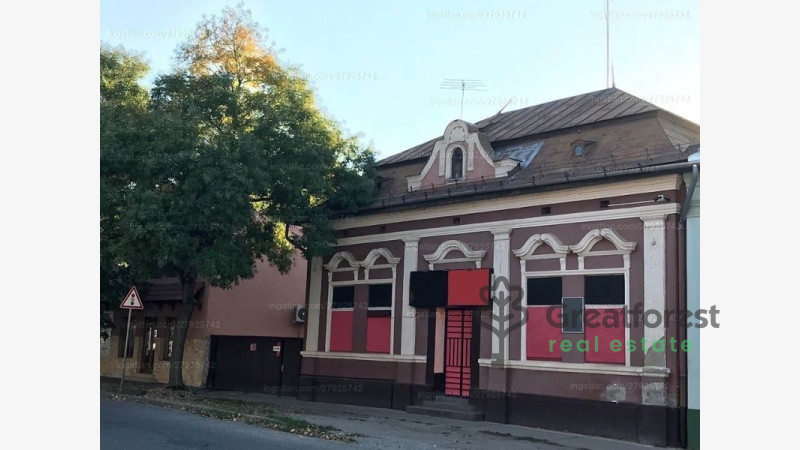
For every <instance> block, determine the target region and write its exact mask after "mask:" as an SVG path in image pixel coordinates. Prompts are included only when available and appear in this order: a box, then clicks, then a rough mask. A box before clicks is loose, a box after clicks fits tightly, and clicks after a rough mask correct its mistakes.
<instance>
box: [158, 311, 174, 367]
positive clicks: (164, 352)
mask: <svg viewBox="0 0 800 450" xmlns="http://www.w3.org/2000/svg"><path fill="white" fill-rule="evenodd" d="M176 324H177V320H176V319H175V318H174V317H170V318H168V319H167V324H166V326H165V327H164V331H165V333H164V343H163V345H162V346H161V347H162V348H161V360H162V361H169V360H170V358H172V343H173V342H174V341H175V325H176Z"/></svg>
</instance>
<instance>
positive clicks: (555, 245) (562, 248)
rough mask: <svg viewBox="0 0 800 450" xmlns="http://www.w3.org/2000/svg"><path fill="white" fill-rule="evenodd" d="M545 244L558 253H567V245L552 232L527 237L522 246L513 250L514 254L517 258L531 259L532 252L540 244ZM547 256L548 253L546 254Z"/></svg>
mask: <svg viewBox="0 0 800 450" xmlns="http://www.w3.org/2000/svg"><path fill="white" fill-rule="evenodd" d="M542 244H547V245H548V246H549V247H550V248H552V249H553V251H554V252H555V253H557V254H559V255H565V256H566V255H567V253H569V246H568V245H564V244H563V243H561V240H560V239H558V236H556V235H555V234H552V233H542V234H534V235H533V236H531V237H529V238H528V240H527V241H525V244H523V245H522V247H520V248H518V249H517V250H514V255H516V256H517V258H519V259H523V260H527V259H532V257H533V252H535V251H536V249H537V248H539V246H540V245H542ZM548 256H549V255H548Z"/></svg>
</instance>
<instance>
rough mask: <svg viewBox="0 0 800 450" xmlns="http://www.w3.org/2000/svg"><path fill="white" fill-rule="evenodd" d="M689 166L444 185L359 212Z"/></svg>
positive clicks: (387, 200) (673, 165)
mask: <svg viewBox="0 0 800 450" xmlns="http://www.w3.org/2000/svg"><path fill="white" fill-rule="evenodd" d="M689 167H692V168H694V167H697V164H696V163H694V162H688V161H681V162H677V163H671V164H664V165H660V166H649V167H640V168H633V169H622V170H617V171H613V172H605V173H597V174H589V175H583V176H576V177H570V178H569V181H568V182H566V183H565V182H564V181H562V180H550V181H547V182H542V183H539V182H537V183H536V184H534V185H532V186H528V185H527V184H524V183H521V182H520V183H515V184H513V185H511V186H509V183H508V181H507V180H502V181H500V184H499V185H498V186H492V187H486V188H482V189H480V190H473V189H474V188H473V189H469V188H466V189H465V190H463V191H461V192H452V191H451V192H449V193H441V194H439V192H442V191H446V190H447V187H446V186H443V187H441V188H437V189H436V191H438V192H435V194H436V195H431V194H433V192H432V191H414V192H409V193H407V194H405V195H402V196H400V197H399V198H398V197H393V198H389V199H382V200H377V201H376V203H377V204H375V203H374V204H373V205H375V206H371V207H367V208H364V209H362V210H360V211H358V213H359V214H360V213H369V212H370V211H374V210H383V209H386V208H389V207H392V206H403V205H411V204H417V203H425V202H429V201H433V200H443V199H453V198H461V197H469V196H478V195H483V194H492V193H495V192H507V191H510V190H518V189H520V190H521V189H522V188H525V187H529V188H530V187H533V188H537V187H541V186H554V185H568V184H570V183H573V182H577V181H589V180H601V179H607V178H612V177H618V176H624V175H641V174H657V173H664V172H678V171H681V170H685V169H688V168H689ZM693 170H694V169H693ZM514 181H516V180H513V181H512V183H513V182H514ZM694 186H695V183H692V188H691V189H692V191H694ZM425 194H427V195H426V196H424V197H423V195H425ZM407 195H413V196H419V197H418V198H413V199H408V198H406V196H407Z"/></svg>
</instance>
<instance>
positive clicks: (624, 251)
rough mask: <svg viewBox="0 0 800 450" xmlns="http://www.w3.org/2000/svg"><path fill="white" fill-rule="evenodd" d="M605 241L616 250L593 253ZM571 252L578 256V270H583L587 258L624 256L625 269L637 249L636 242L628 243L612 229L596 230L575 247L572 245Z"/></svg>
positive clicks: (587, 234)
mask: <svg viewBox="0 0 800 450" xmlns="http://www.w3.org/2000/svg"><path fill="white" fill-rule="evenodd" d="M603 239H605V240H607V241H609V242H611V243H612V244H613V245H614V247H615V248H616V250H600V251H592V249H593V248H594V246H595V245H596V244H597V243H598V242H600V241H602V240H603ZM569 248H570V250H572V251H573V252H574V253H575V254H577V255H578V268H579V269H583V262H584V259H585V258H586V257H587V256H603V255H622V257H623V261H624V264H625V267H628V266H629V265H630V254H631V252H632V251H633V250H634V249H636V242H630V241H626V240H625V238H623V237H622V236H620V235H619V234H617V232H616V231H614V230H612V229H611V228H602V229H594V230H592V231H590V232H588V233H586V236H584V237H583V239H581V241H580V242H578V243H577V244H575V245H570V247H569Z"/></svg>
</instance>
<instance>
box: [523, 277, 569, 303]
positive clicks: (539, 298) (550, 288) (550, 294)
mask: <svg viewBox="0 0 800 450" xmlns="http://www.w3.org/2000/svg"><path fill="white" fill-rule="evenodd" d="M525 294H526V296H527V299H528V306H547V305H559V304H561V277H549V278H528V285H527V290H526V292H525Z"/></svg>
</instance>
